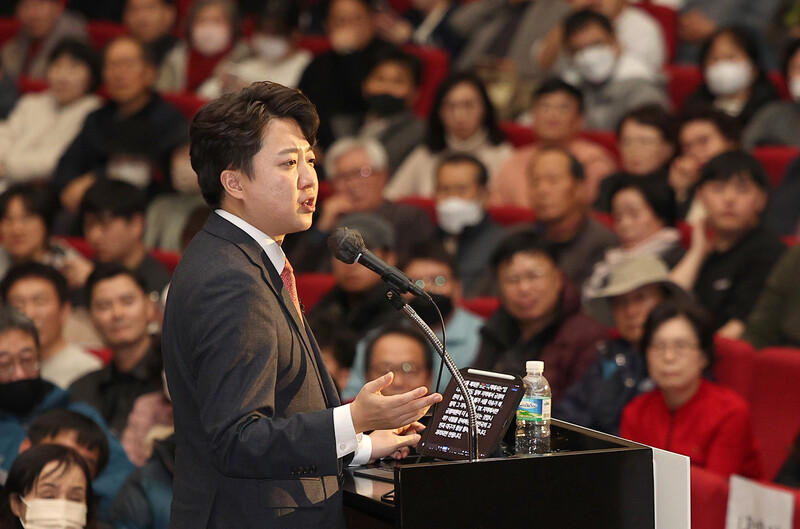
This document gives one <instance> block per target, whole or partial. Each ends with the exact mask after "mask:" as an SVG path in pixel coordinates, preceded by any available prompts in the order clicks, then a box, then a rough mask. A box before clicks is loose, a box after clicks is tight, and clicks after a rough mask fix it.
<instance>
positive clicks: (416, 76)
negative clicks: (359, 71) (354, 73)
mask: <svg viewBox="0 0 800 529" xmlns="http://www.w3.org/2000/svg"><path fill="white" fill-rule="evenodd" d="M421 81H422V65H421V64H420V62H419V60H418V59H417V58H416V57H415V56H414V55H409V54H407V53H405V52H402V51H400V50H393V51H389V52H386V53H384V54H382V55H379V56H378V58H376V60H375V63H374V64H373V65H371V66H370V68H369V72H368V73H367V78H366V79H365V80H364V87H363V92H364V101H365V102H366V105H367V112H366V114H364V115H363V116H362V117H361V120H360V129H359V130H358V131H355V130H354V131H353V133H354V134H356V133H357V134H358V135H359V136H361V137H370V138H375V139H377V140H378V141H379V142H381V145H383V148H384V149H385V150H386V154H387V156H388V157H389V173H390V174H394V172H395V171H396V170H397V168H398V167H399V166H400V164H401V163H402V161H403V160H404V159H405V158H406V156H408V154H409V153H410V152H411V151H412V150H413V149H414V148H415V147H416V146H417V145H419V143H420V142H421V141H422V140H423V138H424V137H425V124H424V123H423V122H422V121H420V119H419V118H418V117H417V116H416V115H415V114H414V112H413V111H412V110H411V109H412V107H413V105H414V102H415V101H416V99H417V94H418V92H417V89H418V88H419V84H420V82H421Z"/></svg>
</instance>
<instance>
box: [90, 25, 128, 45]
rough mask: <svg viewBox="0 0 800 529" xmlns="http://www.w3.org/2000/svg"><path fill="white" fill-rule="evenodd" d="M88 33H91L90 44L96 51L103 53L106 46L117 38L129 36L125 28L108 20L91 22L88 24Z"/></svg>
mask: <svg viewBox="0 0 800 529" xmlns="http://www.w3.org/2000/svg"><path fill="white" fill-rule="evenodd" d="M86 32H87V33H89V43H90V44H91V45H92V48H94V49H95V50H96V51H103V49H105V47H106V44H108V43H109V42H111V41H112V40H114V39H115V38H117V37H120V36H122V35H127V34H128V30H127V29H125V26H123V25H122V24H118V23H116V22H109V21H107V20H90V21H89V22H88V24H86Z"/></svg>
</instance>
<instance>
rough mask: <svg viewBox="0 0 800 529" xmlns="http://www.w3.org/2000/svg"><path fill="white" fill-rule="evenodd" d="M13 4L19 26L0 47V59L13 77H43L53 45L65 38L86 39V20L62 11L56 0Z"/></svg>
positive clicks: (27, 1) (24, 1) (26, 0)
mask: <svg viewBox="0 0 800 529" xmlns="http://www.w3.org/2000/svg"><path fill="white" fill-rule="evenodd" d="M16 4H17V8H16V18H17V20H18V21H19V23H20V26H21V28H20V30H19V32H18V33H17V34H16V35H14V36H13V37H12V38H11V39H10V40H9V41H8V42H6V43H5V44H4V45H3V46H2V48H0V63H2V64H3V71H4V72H5V73H7V74H8V75H10V76H11V77H13V78H14V79H17V78H18V77H20V76H23V77H30V78H33V79H44V78H45V75H46V73H47V58H48V57H49V56H50V53H51V52H52V51H53V49H54V48H55V47H56V45H57V44H58V43H59V42H61V41H62V40H63V39H66V38H75V39H79V40H86V39H87V35H86V24H85V23H84V20H83V19H82V18H81V17H79V16H77V15H75V14H74V13H71V12H69V11H66V10H65V9H64V5H65V3H64V2H61V1H60V0H19V1H18V2H17V3H16Z"/></svg>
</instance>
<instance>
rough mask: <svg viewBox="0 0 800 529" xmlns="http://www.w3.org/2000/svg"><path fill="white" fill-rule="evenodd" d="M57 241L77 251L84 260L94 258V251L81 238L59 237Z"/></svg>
mask: <svg viewBox="0 0 800 529" xmlns="http://www.w3.org/2000/svg"><path fill="white" fill-rule="evenodd" d="M59 239H60V240H62V241H63V242H65V243H66V244H68V245H69V246H71V247H72V248H74V249H75V250H77V251H78V253H80V254H81V255H83V256H84V257H85V258H87V259H91V258H93V257H94V250H92V248H91V246H89V243H88V242H86V239H84V238H83V237H59Z"/></svg>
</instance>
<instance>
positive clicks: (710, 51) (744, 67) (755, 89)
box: [686, 27, 778, 125]
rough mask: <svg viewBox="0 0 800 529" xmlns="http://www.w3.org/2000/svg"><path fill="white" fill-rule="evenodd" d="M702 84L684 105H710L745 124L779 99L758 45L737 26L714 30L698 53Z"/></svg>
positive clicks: (690, 106) (689, 106) (688, 106)
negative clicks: (760, 55) (767, 105)
mask: <svg viewBox="0 0 800 529" xmlns="http://www.w3.org/2000/svg"><path fill="white" fill-rule="evenodd" d="M700 64H701V65H702V67H703V85H702V86H700V88H698V89H697V91H696V92H695V93H693V94H692V95H690V96H689V97H688V99H687V100H686V106H687V108H692V107H704V106H708V105H711V106H713V107H714V108H716V109H717V110H720V111H722V112H724V113H726V114H728V115H729V116H732V117H734V118H737V119H738V120H739V123H740V124H741V125H747V123H748V122H749V121H750V119H751V118H752V117H753V116H754V115H755V113H756V112H758V110H760V109H761V108H763V107H764V105H766V104H767V103H769V102H771V101H774V100H776V99H778V91H777V90H776V89H775V86H773V84H772V82H771V81H770V80H769V78H768V77H767V74H766V72H765V71H764V70H763V69H762V67H761V63H760V62H759V51H758V44H756V42H755V41H754V40H753V39H752V38H751V37H750V36H749V34H748V33H747V32H746V31H745V30H743V29H741V28H738V27H733V28H725V29H721V30H719V31H717V32H716V33H714V35H713V36H711V37H710V38H709V39H708V41H706V42H705V43H704V44H703V48H702V51H701V55H700Z"/></svg>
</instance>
